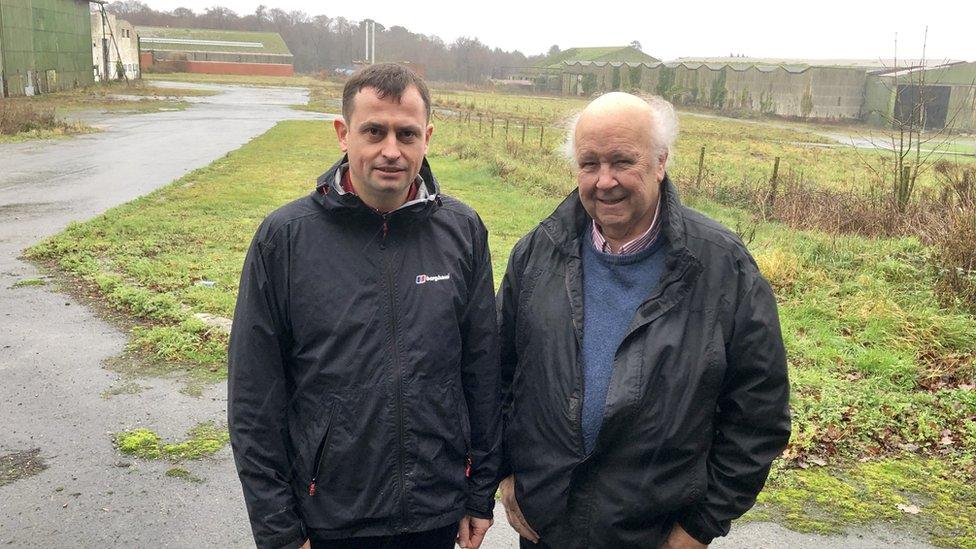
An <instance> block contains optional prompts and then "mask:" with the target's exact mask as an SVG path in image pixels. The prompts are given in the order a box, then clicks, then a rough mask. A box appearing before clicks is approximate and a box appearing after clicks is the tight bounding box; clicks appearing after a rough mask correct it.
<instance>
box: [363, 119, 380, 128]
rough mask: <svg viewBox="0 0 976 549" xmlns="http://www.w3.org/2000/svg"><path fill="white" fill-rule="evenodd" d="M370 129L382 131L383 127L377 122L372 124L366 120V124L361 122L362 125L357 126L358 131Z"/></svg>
mask: <svg viewBox="0 0 976 549" xmlns="http://www.w3.org/2000/svg"><path fill="white" fill-rule="evenodd" d="M372 128H379V129H383V128H384V126H383V124H380V123H379V122H373V121H372V120H367V121H366V122H363V123H362V124H360V125H359V129H360V130H369V129H372Z"/></svg>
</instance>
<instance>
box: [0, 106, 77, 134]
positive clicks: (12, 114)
mask: <svg viewBox="0 0 976 549" xmlns="http://www.w3.org/2000/svg"><path fill="white" fill-rule="evenodd" d="M74 128H75V125H74V124H71V123H69V122H66V121H64V120H62V119H61V118H59V117H58V116H57V115H56V114H55V113H54V109H53V108H43V107H37V106H34V105H31V104H29V103H26V102H14V101H10V100H0V135H18V134H23V133H30V132H41V131H54V132H59V131H60V132H62V133H68V132H70V131H71V130H72V129H74Z"/></svg>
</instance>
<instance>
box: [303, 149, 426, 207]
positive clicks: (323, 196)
mask: <svg viewBox="0 0 976 549" xmlns="http://www.w3.org/2000/svg"><path fill="white" fill-rule="evenodd" d="M348 162H349V155H346V154H344V155H342V158H340V159H339V160H338V161H337V162H336V163H335V164H333V165H332V167H330V168H329V169H328V170H326V171H325V173H323V174H322V175H320V176H319V177H318V178H317V179H316V180H315V192H314V193H312V196H313V197H314V198H315V200H316V202H318V203H319V204H320V205H322V207H324V208H325V209H326V210H327V211H334V212H336V213H339V212H349V213H355V212H371V213H374V214H378V215H383V214H380V213H379V212H376V210H374V209H373V208H371V207H369V206H367V205H366V203H365V202H363V201H362V199H361V198H359V197H358V196H356V195H355V194H352V193H339V192H335V191H334V189H333V187H334V183H335V181H336V177H337V176H338V174H339V170H340V169H341V168H342V166H344V165H346V164H347V163H348ZM419 175H420V178H421V179H422V180H423V185H424V187H425V189H426V191H427V193H426V194H427V196H426V198H418V199H416V200H413V201H411V202H408V203H406V204H404V205H402V206H400V207H399V208H397V209H396V210H393V211H392V212H388V214H392V213H394V212H400V211H409V212H415V213H421V212H426V213H430V212H431V211H432V209H433V207H436V206H440V204H441V198H440V184H439V183H438V182H437V179H436V178H435V177H434V173H433V172H432V171H431V169H430V164H429V163H428V162H427V158H426V157H424V160H423V163H421V165H420V172H419ZM388 214H387V215H388Z"/></svg>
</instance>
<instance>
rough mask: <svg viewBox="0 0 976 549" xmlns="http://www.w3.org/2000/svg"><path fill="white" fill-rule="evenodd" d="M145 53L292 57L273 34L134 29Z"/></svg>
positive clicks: (165, 28) (178, 29) (205, 30)
mask: <svg viewBox="0 0 976 549" xmlns="http://www.w3.org/2000/svg"><path fill="white" fill-rule="evenodd" d="M136 34H138V35H139V39H140V40H141V42H142V49H144V50H159V51H206V52H230V53H258V54H280V55H291V51H289V50H288V46H287V45H286V44H285V41H284V40H283V39H282V38H281V35H280V34H278V33H276V32H246V31H227V30H217V29H180V28H169V27H140V26H137V27H136Z"/></svg>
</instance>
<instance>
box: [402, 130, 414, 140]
mask: <svg viewBox="0 0 976 549" xmlns="http://www.w3.org/2000/svg"><path fill="white" fill-rule="evenodd" d="M415 137H417V134H416V132H412V131H410V130H406V131H402V132H400V139H402V140H404V141H406V140H408V139H413V138H415Z"/></svg>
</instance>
